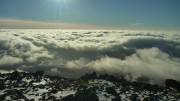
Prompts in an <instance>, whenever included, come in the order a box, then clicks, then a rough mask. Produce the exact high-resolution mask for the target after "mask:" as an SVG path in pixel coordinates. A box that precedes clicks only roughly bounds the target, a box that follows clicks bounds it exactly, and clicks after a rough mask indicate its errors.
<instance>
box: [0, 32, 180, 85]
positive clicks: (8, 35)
mask: <svg viewBox="0 0 180 101" xmlns="http://www.w3.org/2000/svg"><path fill="white" fill-rule="evenodd" d="M179 39H180V35H179V34H177V33H165V32H142V31H110V30H109V31H102V30H91V31H88V30H0V56H1V58H0V59H1V61H2V60H3V61H2V62H0V65H1V66H0V69H6V68H7V67H3V66H2V65H3V64H8V63H7V62H6V61H5V60H4V59H6V58H9V60H11V59H12V58H14V59H15V58H16V59H15V60H16V62H15V63H14V64H18V65H16V66H17V67H20V68H21V69H24V70H39V69H41V70H45V71H49V73H50V72H53V71H57V72H58V71H61V72H64V73H69V74H71V75H72V74H73V73H79V74H83V73H84V72H88V71H89V70H96V71H99V72H108V73H111V74H116V75H120V74H123V75H126V74H128V78H129V77H130V76H129V75H132V78H131V79H137V78H139V77H141V76H146V77H148V78H151V80H152V81H154V82H162V81H163V80H164V79H166V78H172V79H176V80H179V81H180V78H178V77H180V75H179V74H180V72H179V71H180V69H179V67H180V64H179V63H180V60H179V59H180V53H179V51H180V48H179V46H180V40H179ZM6 60H7V59H6ZM17 60H18V61H17ZM20 60H21V61H20ZM11 64H12V63H11ZM76 70H77V71H76ZM51 74H52V73H51ZM75 75H76V74H75ZM72 77H73V75H72Z"/></svg>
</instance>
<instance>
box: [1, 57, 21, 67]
mask: <svg viewBox="0 0 180 101" xmlns="http://www.w3.org/2000/svg"><path fill="white" fill-rule="evenodd" d="M22 62H23V60H22V59H21V58H17V57H12V56H8V55H4V56H3V57H1V58H0V66H3V65H14V64H19V63H22Z"/></svg>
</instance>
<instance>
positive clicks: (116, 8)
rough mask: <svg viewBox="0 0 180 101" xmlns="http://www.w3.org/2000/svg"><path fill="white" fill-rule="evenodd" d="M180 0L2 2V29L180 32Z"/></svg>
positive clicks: (17, 0) (0, 23) (20, 0)
mask: <svg viewBox="0 0 180 101" xmlns="http://www.w3.org/2000/svg"><path fill="white" fill-rule="evenodd" d="M179 5H180V1H179V0H136V1H133V0H0V28H63V29H66V28H67V29H69V28H72V29H145V30H146V29H153V30H179V29H180V19H179V18H180V6H179Z"/></svg>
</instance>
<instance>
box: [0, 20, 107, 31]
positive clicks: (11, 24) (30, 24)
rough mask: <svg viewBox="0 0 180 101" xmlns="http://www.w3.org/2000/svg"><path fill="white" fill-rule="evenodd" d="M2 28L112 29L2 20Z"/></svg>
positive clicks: (96, 26)
mask: <svg viewBox="0 0 180 101" xmlns="http://www.w3.org/2000/svg"><path fill="white" fill-rule="evenodd" d="M0 28H31V29H32V28H35V29H38V28H40V29H43V28H44V29H110V27H106V26H98V25H89V24H74V23H63V22H59V23H58V22H43V21H31V20H20V19H7V18H0Z"/></svg>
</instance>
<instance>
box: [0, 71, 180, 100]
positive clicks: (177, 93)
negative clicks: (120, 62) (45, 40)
mask: <svg viewBox="0 0 180 101" xmlns="http://www.w3.org/2000/svg"><path fill="white" fill-rule="evenodd" d="M0 100H1V101H12V100H14V101H180V83H179V82H177V81H175V80H170V79H169V80H166V85H165V86H159V85H151V84H147V83H140V82H129V81H127V80H125V79H123V78H121V79H119V78H116V77H114V76H112V75H108V74H104V75H100V76H97V75H96V73H95V72H93V73H92V74H86V75H84V76H82V77H80V78H79V79H67V78H63V77H59V76H49V75H43V72H42V71H37V72H35V73H25V72H18V71H14V72H13V73H8V74H0Z"/></svg>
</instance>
